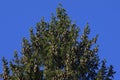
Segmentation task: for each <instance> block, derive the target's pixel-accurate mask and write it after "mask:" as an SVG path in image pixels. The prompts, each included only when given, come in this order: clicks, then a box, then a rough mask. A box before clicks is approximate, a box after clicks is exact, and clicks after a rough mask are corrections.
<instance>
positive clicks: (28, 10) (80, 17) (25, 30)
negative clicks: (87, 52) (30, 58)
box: [0, 0, 120, 80]
mask: <svg viewBox="0 0 120 80" xmlns="http://www.w3.org/2000/svg"><path fill="white" fill-rule="evenodd" d="M59 3H61V4H62V5H63V7H64V8H65V9H66V10H67V13H68V15H69V16H70V18H71V19H72V20H73V21H74V22H76V23H77V24H78V25H79V26H80V28H81V31H82V30H83V28H84V26H85V24H86V23H87V22H88V23H89V24H90V28H91V35H90V36H95V35H96V34H99V38H98V44H99V55H100V58H101V59H104V58H105V59H106V60H107V65H110V64H112V65H113V66H114V69H115V70H116V71H117V73H116V74H115V80H119V75H120V68H119V66H120V63H119V60H120V58H119V57H120V51H119V50H120V49H119V48H120V47H119V46H120V36H119V35H120V5H119V4H120V0H51V1H50V0H34V1H33V0H19V1H17V0H1V1H0V60H1V58H2V57H3V56H5V57H6V58H7V59H8V60H10V59H11V58H12V57H13V52H14V50H18V51H19V52H20V48H21V42H22V38H23V37H27V38H28V37H29V29H30V27H35V25H36V23H37V22H39V21H40V19H41V18H42V17H43V16H44V17H45V20H49V19H50V16H51V13H52V12H53V13H55V11H56V8H57V6H58V4H59ZM1 65H2V64H1V61H0V72H1V70H2V69H1Z"/></svg>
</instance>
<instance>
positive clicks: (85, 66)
mask: <svg viewBox="0 0 120 80" xmlns="http://www.w3.org/2000/svg"><path fill="white" fill-rule="evenodd" d="M56 12H57V13H56V16H54V15H52V16H51V20H50V22H46V21H45V20H44V18H42V19H41V21H40V22H39V23H37V25H36V31H34V30H33V29H32V28H31V29H30V40H28V39H26V38H23V42H22V50H21V55H20V56H18V53H17V51H15V53H14V58H13V59H12V60H11V61H10V62H9V63H8V62H7V61H6V60H5V58H3V60H2V61H3V73H2V74H1V79H3V80H112V79H113V78H114V77H113V74H115V71H113V66H112V65H110V66H109V67H107V66H106V61H105V60H100V59H99V56H98V45H97V44H96V41H97V38H98V35H96V36H95V37H94V38H92V39H89V34H90V28H89V25H88V24H86V26H85V28H84V31H83V33H82V34H81V35H80V29H79V27H78V26H77V25H76V24H75V23H73V22H72V21H71V20H70V18H69V16H68V15H67V13H66V10H65V9H64V8H62V7H61V6H59V7H58V8H57V11H56Z"/></svg>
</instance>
